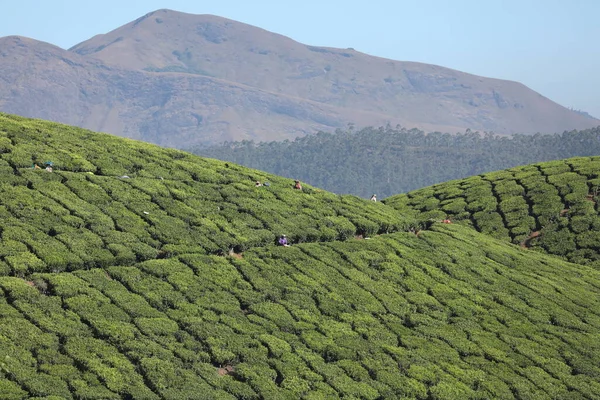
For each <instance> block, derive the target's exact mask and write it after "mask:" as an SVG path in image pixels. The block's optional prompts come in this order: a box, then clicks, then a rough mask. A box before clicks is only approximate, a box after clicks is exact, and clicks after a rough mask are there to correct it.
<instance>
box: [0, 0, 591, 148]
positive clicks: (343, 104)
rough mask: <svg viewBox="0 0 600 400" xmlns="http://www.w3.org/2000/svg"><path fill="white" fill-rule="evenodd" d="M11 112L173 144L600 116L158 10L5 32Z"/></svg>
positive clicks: (3, 81) (0, 87) (529, 127)
mask: <svg viewBox="0 0 600 400" xmlns="http://www.w3.org/2000/svg"><path fill="white" fill-rule="evenodd" d="M0 70H2V74H1V76H0V110H2V111H5V112H11V113H17V114H20V115H25V116H32V117H39V118H45V119H50V120H54V121H60V122H64V123H70V124H74V125H78V126H81V127H86V128H91V129H94V130H100V131H106V132H109V133H113V134H117V135H120V136H125V137H129V138H135V139H141V140H145V141H148V142H152V143H157V144H161V145H166V146H173V147H190V146H195V145H206V144H215V143H219V142H222V141H226V140H228V141H233V140H243V139H253V140H256V141H260V140H282V139H291V138H294V137H297V136H303V135H306V134H309V133H314V132H315V131H317V130H333V129H335V128H339V127H345V126H346V125H347V124H348V123H354V124H356V125H358V126H364V125H385V124H386V123H390V124H391V125H392V126H395V125H396V124H401V125H402V126H406V127H409V128H412V127H418V128H422V129H424V130H426V131H431V130H439V131H443V132H457V131H464V130H465V129H466V128H470V129H473V130H481V131H483V130H486V131H494V132H496V133H516V132H521V133H534V132H546V133H551V132H560V131H563V130H571V129H584V128H589V127H593V126H596V125H599V124H600V121H598V120H596V119H593V118H590V117H588V116H585V115H582V114H580V113H576V112H574V111H571V110H568V109H566V108H564V107H562V106H560V105H558V104H556V103H554V102H552V101H550V100H549V99H547V98H545V97H543V96H542V95H540V94H538V93H536V92H534V91H532V90H530V89H528V88H527V87H525V86H524V85H522V84H520V83H516V82H510V81H503V80H498V79H491V78H484V77H479V76H475V75H470V74H466V73H462V72H459V71H455V70H451V69H448V68H443V67H439V66H434V65H427V64H420V63H415V62H403V61H393V60H388V59H383V58H378V57H374V56H369V55H366V54H363V53H360V52H357V51H354V50H352V49H333V48H326V47H315V46H310V45H305V44H301V43H298V42H295V41H293V40H292V39H289V38H287V37H284V36H281V35H278V34H275V33H271V32H268V31H265V30H262V29H259V28H256V27H253V26H250V25H246V24H242V23H239V22H235V21H231V20H227V19H225V18H220V17H215V16H210V15H191V14H185V13H180V12H176V11H171V10H158V11H155V12H152V13H149V14H147V15H145V16H143V17H141V18H139V19H137V20H136V21H133V22H131V23H129V24H126V25H124V26H122V27H120V28H117V29H115V30H114V31H112V32H109V33H107V34H104V35H97V36H95V37H93V38H91V39H89V40H87V41H85V42H83V43H80V44H78V45H76V46H74V47H73V48H72V49H70V50H63V49H60V48H58V47H55V46H52V45H50V44H47V43H43V42H38V41H35V40H32V39H27V38H21V37H5V38H0Z"/></svg>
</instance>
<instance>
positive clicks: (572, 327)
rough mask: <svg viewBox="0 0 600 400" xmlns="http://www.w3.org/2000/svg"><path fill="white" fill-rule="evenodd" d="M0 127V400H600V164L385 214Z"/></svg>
mask: <svg viewBox="0 0 600 400" xmlns="http://www.w3.org/2000/svg"><path fill="white" fill-rule="evenodd" d="M0 131H1V132H4V133H5V136H4V133H3V134H0V138H1V137H7V138H9V139H10V146H9V145H6V143H5V144H1V143H2V142H0V144H1V145H2V146H3V147H1V148H2V151H0V174H4V175H3V176H2V177H3V178H6V179H3V180H2V183H0V189H1V190H2V194H3V196H0V273H1V275H0V321H1V322H2V323H1V324H0V398H7V399H12V398H14V399H24V398H40V399H41V398H45V399H59V398H61V399H123V398H127V399H202V398H206V399H236V398H241V399H298V398H305V399H329V398H348V399H372V400H376V399H388V398H389V399H394V398H413V399H423V400H427V399H455V398H465V399H468V398H471V399H489V398H498V399H512V398H518V399H526V398H557V399H558V398H574V399H578V398H581V399H591V398H596V397H597V393H599V392H600V368H599V367H598V361H599V360H600V345H599V343H600V341H599V340H598V334H597V332H598V329H600V314H599V313H598V311H597V310H598V309H600V307H599V306H600V304H599V300H598V299H599V296H598V295H599V294H600V293H599V291H600V289H599V288H600V273H599V272H598V271H597V270H596V269H594V268H592V267H590V266H587V265H583V263H590V264H591V265H592V266H595V264H594V263H595V262H598V261H599V257H598V254H599V253H598V251H599V249H600V237H598V235H597V231H598V230H599V228H600V218H598V215H596V207H595V196H596V194H595V192H594V190H596V189H594V188H595V187H597V186H598V184H599V183H600V182H598V181H597V179H598V174H597V172H596V171H597V168H596V167H598V166H599V165H600V163H598V161H600V160H596V159H595V158H588V159H572V160H566V161H561V162H554V163H551V164H547V165H538V166H529V167H522V168H518V169H513V170H508V171H498V172H496V173H493V174H486V175H482V176H476V177H472V178H469V179H466V180H464V181H453V182H448V183H447V184H439V185H435V186H433V187H429V188H424V189H422V190H419V191H415V192H412V193H409V194H408V195H404V196H398V197H394V198H392V199H389V201H386V202H385V203H382V202H367V201H364V200H361V199H359V198H357V197H355V196H336V195H333V194H330V193H327V192H323V191H319V190H318V189H316V188H313V187H311V186H309V185H306V186H305V189H304V190H303V191H302V192H299V191H294V189H291V185H290V183H291V182H290V180H288V179H284V178H279V177H275V176H270V175H267V174H265V173H262V172H259V171H252V170H249V169H246V168H243V167H239V166H236V165H227V164H225V163H223V162H219V161H216V160H205V159H200V158H198V157H195V156H191V155H188V154H186V153H183V152H179V151H176V150H168V149H159V148H157V147H155V146H151V145H146V144H142V143H135V142H133V141H127V140H123V139H117V138H113V137H110V136H106V135H99V134H93V133H90V132H87V131H83V130H78V129H75V128H70V127H64V126H62V125H59V124H52V123H46V122H41V121H32V120H28V119H23V118H20V117H13V116H5V115H0ZM83 143H85V146H84V145H83ZM38 158H41V159H42V160H45V159H52V160H53V161H54V162H55V167H56V168H55V172H52V173H50V172H46V171H38V170H31V169H30V168H29V167H30V165H31V162H32V161H33V162H35V161H36V160H38ZM1 162H4V163H6V165H8V166H9V168H5V169H2V168H1V167H2V165H1ZM15 168H16V170H17V171H18V173H15ZM125 174H127V175H128V176H130V177H129V178H121V176H122V175H125ZM161 177H162V178H163V179H161ZM257 179H260V180H261V181H264V180H267V179H268V180H269V181H270V182H271V183H272V185H271V186H267V187H264V186H263V187H258V188H257V187H254V184H253V181H255V180H257ZM586 187H587V189H586ZM588 189H589V191H588ZM582 196H583V198H582ZM564 209H568V210H567V212H564ZM434 216H435V217H436V218H438V217H439V218H440V219H441V218H444V217H446V216H450V218H451V219H452V220H454V221H455V222H459V223H454V224H451V225H446V224H440V223H435V222H434V221H430V220H429V219H430V218H433V217H434ZM463 224H464V225H467V226H463ZM472 227H474V228H476V229H480V230H482V231H484V232H486V233H488V235H483V234H481V233H480V232H477V231H476V230H475V229H472ZM534 229H535V230H537V229H541V231H542V234H541V235H540V236H536V237H529V235H530V233H531V232H532V231H533V230H534ZM281 233H286V234H287V235H288V237H289V238H290V239H291V240H292V246H290V247H280V246H276V244H275V239H276V237H277V236H278V235H279V234H281ZM494 236H496V237H497V238H495V237H494ZM498 238H499V239H500V240H498ZM522 238H525V239H527V240H525V239H522ZM508 241H512V242H513V243H514V244H519V243H521V241H526V245H527V246H529V247H532V248H537V249H539V250H542V251H545V252H546V253H552V254H558V255H561V257H566V258H569V259H571V260H577V261H578V262H581V264H572V263H569V262H567V261H566V260H564V259H561V258H560V257H552V256H549V255H547V254H541V252H537V251H527V250H525V249H521V248H519V247H517V246H515V245H514V244H511V243H507V242H508ZM242 251H243V254H242V253H241V252H242Z"/></svg>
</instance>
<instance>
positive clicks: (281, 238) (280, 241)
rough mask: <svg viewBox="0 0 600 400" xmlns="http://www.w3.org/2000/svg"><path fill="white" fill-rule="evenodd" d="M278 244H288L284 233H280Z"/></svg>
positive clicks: (285, 245)
mask: <svg viewBox="0 0 600 400" xmlns="http://www.w3.org/2000/svg"><path fill="white" fill-rule="evenodd" d="M279 245H280V246H284V247H288V246H289V244H288V240H287V237H286V236H285V235H281V237H280V238H279Z"/></svg>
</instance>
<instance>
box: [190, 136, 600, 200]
mask: <svg viewBox="0 0 600 400" xmlns="http://www.w3.org/2000/svg"><path fill="white" fill-rule="evenodd" d="M188 150H189V151H191V152H193V153H195V154H198V155H200V156H205V157H213V158H218V159H219V160H226V161H232V162H234V163H238V164H242V165H245V166H247V167H250V168H256V169H260V170H262V171H268V172H270V173H273V174H277V175H281V176H287V177H288V178H297V179H301V180H303V181H306V182H309V183H311V184H312V185H315V186H318V187H321V188H323V189H326V190H329V191H332V192H334V193H349V194H354V195H357V196H361V197H366V198H368V197H370V196H371V195H372V194H373V193H376V194H377V195H378V196H380V198H384V197H387V196H391V195H393V194H397V193H406V192H409V191H411V190H416V189H419V188H422V187H425V186H429V185H433V184H436V183H440V182H445V181H448V180H453V179H459V178H466V177H469V176H471V175H478V174H483V173H485V172H491V171H497V170H499V169H504V168H510V167H513V166H515V165H524V164H530V163H534V162H540V161H550V160H558V159H562V158H568V157H576V156H593V155H598V154H600V127H598V128H594V129H586V130H580V131H577V130H574V131H570V132H563V133H562V134H552V135H542V134H536V135H513V136H511V137H510V138H507V137H506V136H501V135H491V134H484V135H481V134H480V133H479V132H465V133H458V134H455V135H451V134H448V133H445V134H442V133H439V132H433V133H425V132H423V131H419V130H418V129H411V130H407V129H406V128H401V129H399V128H392V127H390V126H387V127H380V128H377V129H376V128H372V127H370V128H364V129H359V130H355V129H352V128H350V129H346V130H336V132H335V133H326V132H318V133H316V134H314V135H308V136H304V137H302V138H296V139H295V140H293V141H284V142H262V143H255V142H253V141H242V142H229V143H224V144H223V145H218V146H211V147H203V148H190V149H188Z"/></svg>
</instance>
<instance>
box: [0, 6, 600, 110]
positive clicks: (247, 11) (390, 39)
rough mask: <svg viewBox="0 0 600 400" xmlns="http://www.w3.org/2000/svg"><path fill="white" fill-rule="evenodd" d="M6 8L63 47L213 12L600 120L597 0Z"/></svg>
mask: <svg viewBox="0 0 600 400" xmlns="http://www.w3.org/2000/svg"><path fill="white" fill-rule="evenodd" d="M3 3H6V4H3ZM0 5H2V6H3V7H2V12H1V13H0V36H7V35H22V36H28V37H31V38H34V39H38V40H43V41H46V42H50V43H53V44H55V45H58V46H60V47H63V48H69V47H71V46H73V45H75V44H77V43H79V42H81V41H83V40H86V39H88V38H90V37H92V36H93V35H95V34H98V33H106V32H108V31H110V30H112V29H115V28H117V27H119V26H121V25H123V24H126V23H127V22H130V21H132V20H134V19H136V18H138V17H140V16H142V15H144V14H146V13H148V12H150V11H155V10H157V9H161V8H170V9H173V10H177V11H183V12H188V13H193V14H215V15H219V16H222V17H226V18H230V19H234V20H237V21H241V22H245V23H248V24H252V25H255V26H259V27H261V28H264V29H267V30H270V31H273V32H277V33H280V34H283V35H285V36H289V37H291V38H292V39H295V40H297V41H299V42H302V43H305V44H311V45H317V46H319V45H320V46H331V47H341V48H346V47H353V48H355V49H356V50H358V51H362V52H365V53H368V54H372V55H377V56H380V57H386V58H391V59H395V60H404V61H419V62H425V63H432V64H438V65H443V66H445V67H450V68H454V69H458V70H461V71H465V72H470V73H474V74H477V75H483V76H488V77H494V78H502V79H510V80H515V81H519V82H522V83H524V84H525V85H527V86H529V87H530V88H532V89H534V90H536V91H538V92H540V93H541V94H543V95H545V96H547V97H549V98H551V99H552V100H554V101H556V102H558V103H560V104H562V105H564V106H566V107H573V108H576V109H581V110H583V111H587V112H589V113H590V114H592V115H594V116H596V117H597V118H600V20H599V16H600V0H570V1H566V0H419V1H416V0H411V1H405V0H389V1H388V0H371V1H358V0H355V1H352V0H346V1H338V0H319V1H315V0H303V1H281V0H279V1H275V0H212V1H201V0H169V1H159V0H144V1H142V0H119V1H117V0H103V1H93V2H92V1H82V0H78V1H75V0H16V1H12V0H0Z"/></svg>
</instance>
